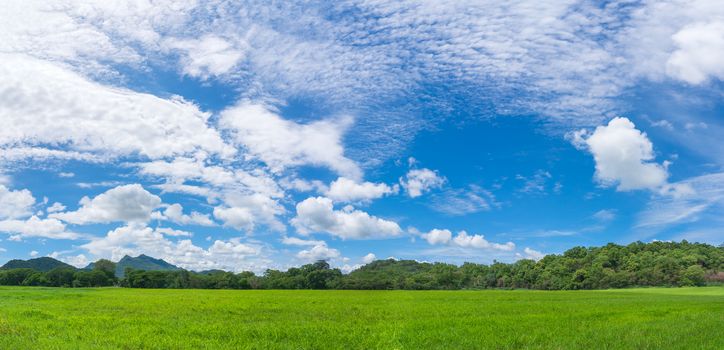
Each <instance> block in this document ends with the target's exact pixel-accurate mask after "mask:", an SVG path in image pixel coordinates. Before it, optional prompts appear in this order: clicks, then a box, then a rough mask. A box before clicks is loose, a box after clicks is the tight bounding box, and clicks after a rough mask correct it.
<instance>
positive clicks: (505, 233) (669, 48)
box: [0, 0, 724, 272]
mask: <svg viewBox="0 0 724 350" xmlns="http://www.w3.org/2000/svg"><path fill="white" fill-rule="evenodd" d="M3 7H4V11H0V12H1V13H0V23H2V24H0V26H2V30H0V33H2V34H0V61H1V62H2V65H0V91H2V93H1V94H0V121H2V124H3V126H2V128H0V261H4V260H9V259H12V258H29V257H38V256H52V257H55V258H58V259H61V260H63V261H67V262H69V263H71V264H74V265H76V266H83V265H85V264H87V263H88V262H90V261H94V260H96V259H99V258H110V259H114V260H117V259H120V258H121V257H122V256H123V255H126V254H128V255H138V254H147V255H151V256H155V257H159V258H163V259H165V260H167V261H169V262H171V263H174V264H176V265H178V266H181V267H184V268H188V269H194V270H204V269H212V268H221V269H227V270H233V271H241V270H253V271H256V272H261V271H263V270H265V269H267V268H279V269H285V268H287V267H289V266H295V265H299V264H303V263H307V262H310V261H314V260H316V259H326V260H329V261H330V263H331V264H332V265H333V266H337V267H340V268H342V269H343V270H345V271H350V270H352V269H354V268H356V267H357V266H359V265H360V264H364V263H366V262H369V261H372V260H374V259H383V258H388V257H395V258H400V259H402V258H405V259H417V260H421V261H445V262H451V263H462V262H465V261H474V262H483V263H489V262H492V261H493V260H498V261H506V262H510V261H515V260H517V259H521V258H530V259H538V258H540V257H541V256H543V255H544V254H549V253H560V252H562V251H564V250H566V249H568V248H571V247H573V246H578V245H585V246H595V245H603V244H606V243H608V242H615V243H620V244H626V243H630V242H632V241H636V240H641V241H652V240H682V239H687V240H690V241H699V242H707V243H711V244H721V243H722V242H724V234H723V233H722V232H723V231H722V228H724V220H723V219H722V216H721V213H722V209H723V208H724V171H723V170H722V166H723V165H724V142H722V141H721V137H720V135H722V134H724V133H723V130H724V124H722V115H723V114H724V103H722V96H724V85H722V80H724V34H723V33H724V21H722V18H723V16H724V9H722V7H721V6H720V5H718V4H717V3H716V1H704V0H700V1H687V2H679V1H656V2H646V1H632V2H626V3H613V2H611V3H609V2H602V3H596V4H593V3H590V2H580V1H573V0H571V1H550V2H545V3H540V2H538V1H521V2H517V3H515V4H499V3H496V2H491V3H488V2H483V1H459V2H446V3H440V2H435V1H432V2H425V1H423V2H418V1H416V2H406V1H390V2H388V1H383V0H381V1H365V2H358V1H342V2H336V3H335V4H334V5H330V4H324V3H316V4H315V3H301V2H300V3H297V2H284V3H282V4H274V5H270V4H268V3H267V2H255V1H250V2H244V3H237V2H232V1H181V2H179V1H175V2H171V1H169V2H165V1H159V2H153V3H150V2H146V1H128V2H127V1H114V2H112V3H109V2H106V1H82V2H75V1H74V2H66V1H57V2H54V1H51V2H48V1H9V2H7V3H6V4H4V5H3Z"/></svg>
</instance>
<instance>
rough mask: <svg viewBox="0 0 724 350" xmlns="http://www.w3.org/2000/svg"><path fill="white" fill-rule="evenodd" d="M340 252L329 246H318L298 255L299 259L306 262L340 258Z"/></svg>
mask: <svg viewBox="0 0 724 350" xmlns="http://www.w3.org/2000/svg"><path fill="white" fill-rule="evenodd" d="M340 255H341V254H340V253H339V250H337V249H334V248H330V247H328V246H327V244H317V245H315V246H313V247H312V248H310V249H304V250H302V251H300V252H299V253H297V258H299V259H301V260H306V261H316V260H330V259H336V258H339V257H340Z"/></svg>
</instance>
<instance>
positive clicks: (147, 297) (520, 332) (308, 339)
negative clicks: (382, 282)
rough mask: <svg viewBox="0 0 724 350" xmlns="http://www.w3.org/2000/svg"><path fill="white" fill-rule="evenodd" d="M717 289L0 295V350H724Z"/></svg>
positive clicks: (22, 291)
mask: <svg viewBox="0 0 724 350" xmlns="http://www.w3.org/2000/svg"><path fill="white" fill-rule="evenodd" d="M723 330H724V288H722V287H700V288H646V289H622V290H602V291H526V290H483V291H315V290H292V291H290V290H286V291H275V290H244V291H240V290H146V289H125V288H95V289H93V288H89V289H82V288H79V289H66V288H40V287H0V349H104V348H108V349H217V348H218V349H724V331H723Z"/></svg>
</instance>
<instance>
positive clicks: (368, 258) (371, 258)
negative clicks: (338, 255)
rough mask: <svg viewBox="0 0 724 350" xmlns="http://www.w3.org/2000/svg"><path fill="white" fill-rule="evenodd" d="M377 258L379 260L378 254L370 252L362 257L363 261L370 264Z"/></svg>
mask: <svg viewBox="0 0 724 350" xmlns="http://www.w3.org/2000/svg"><path fill="white" fill-rule="evenodd" d="M375 260H377V256H376V255H374V254H372V253H369V254H367V255H365V256H364V257H362V263H364V264H369V263H371V262H373V261H375Z"/></svg>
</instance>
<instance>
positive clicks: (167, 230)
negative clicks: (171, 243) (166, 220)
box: [155, 227, 194, 237]
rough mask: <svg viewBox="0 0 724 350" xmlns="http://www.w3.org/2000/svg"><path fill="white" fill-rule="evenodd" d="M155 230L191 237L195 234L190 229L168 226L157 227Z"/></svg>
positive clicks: (168, 234)
mask: <svg viewBox="0 0 724 350" xmlns="http://www.w3.org/2000/svg"><path fill="white" fill-rule="evenodd" d="M155 231H156V232H158V233H162V234H164V235H166V236H171V237H191V236H193V235H194V234H193V233H191V232H188V231H182V230H174V229H172V228H168V227H157V228H155Z"/></svg>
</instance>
